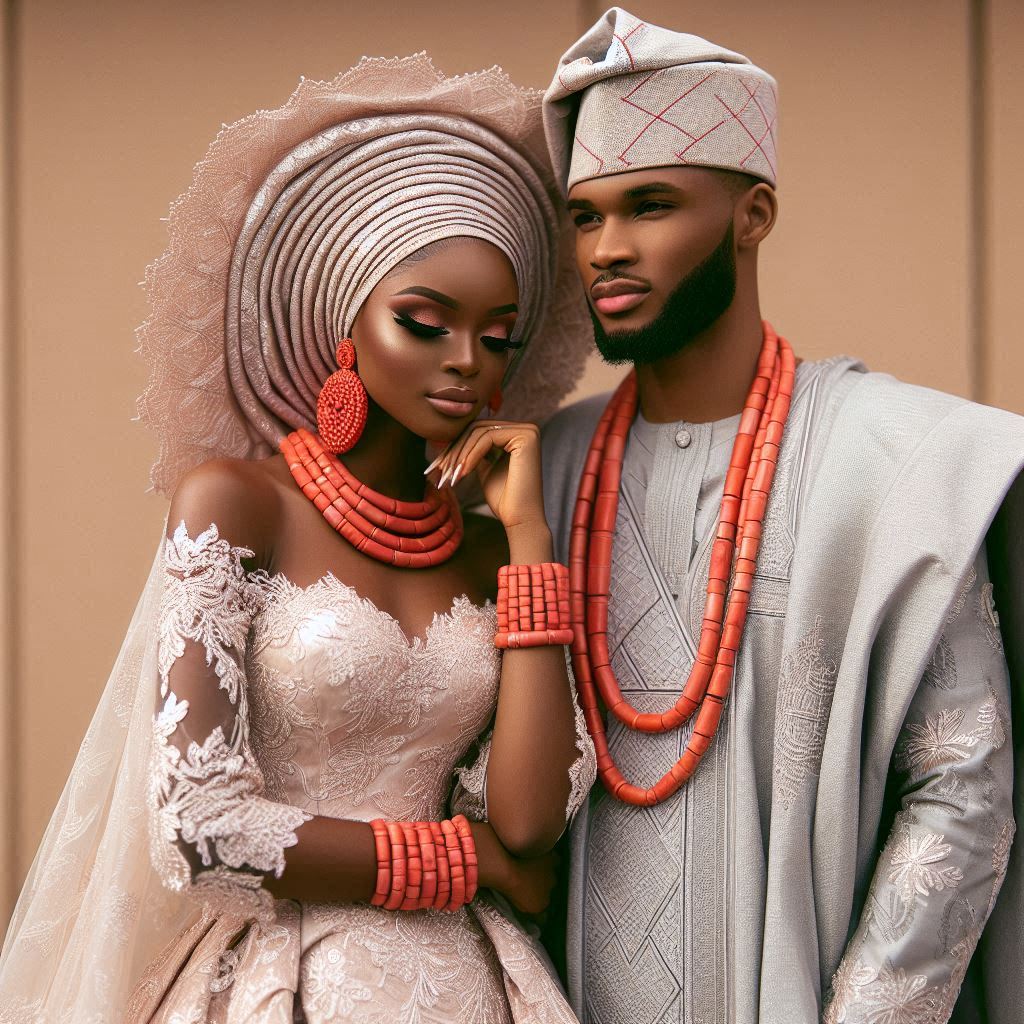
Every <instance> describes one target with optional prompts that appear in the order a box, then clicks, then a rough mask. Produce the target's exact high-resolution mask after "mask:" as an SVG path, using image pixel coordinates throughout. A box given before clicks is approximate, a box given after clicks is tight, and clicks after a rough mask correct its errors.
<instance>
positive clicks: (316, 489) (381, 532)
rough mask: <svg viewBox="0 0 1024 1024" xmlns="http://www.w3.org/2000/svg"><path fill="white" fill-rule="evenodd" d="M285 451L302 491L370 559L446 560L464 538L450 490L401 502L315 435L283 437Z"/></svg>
mask: <svg viewBox="0 0 1024 1024" xmlns="http://www.w3.org/2000/svg"><path fill="white" fill-rule="evenodd" d="M280 448H281V453H282V454H283V455H284V457H285V461H286V462H287V463H288V468H289V470H291V474H292V477H293V478H294V480H295V482H296V483H297V484H298V485H299V487H300V488H301V490H302V493H303V494H305V495H306V497H307V498H309V499H310V501H312V502H313V504H314V505H316V507H317V508H318V509H320V511H321V512H322V513H323V516H324V518H325V519H326V520H327V522H328V523H330V524H331V526H333V527H334V529H335V530H337V531H338V533H340V534H341V535H342V537H344V538H345V539H346V540H347V541H348V542H349V543H350V544H352V545H353V546H354V547H355V548H357V549H358V550H359V551H361V552H362V553H363V554H365V555H369V556H370V557H371V558H376V559H377V560H378V561H379V562H386V563H388V564H389V565H397V566H401V567H402V568H406V569H425V568H429V567H430V566H432V565H440V564H441V563H442V562H444V561H447V560H448V559H449V558H451V556H452V555H453V554H454V553H455V551H456V550H457V549H458V546H459V543H460V542H461V541H462V517H461V515H460V513H459V506H458V503H457V502H456V500H455V497H454V495H453V494H452V493H451V492H450V491H443V492H438V491H436V490H431V493H429V494H428V496H427V498H426V499H425V500H424V501H398V500H397V499H395V498H389V497H388V496H387V495H386V494H380V493H379V492H378V491H374V490H372V489H371V488H369V487H367V486H366V484H363V483H360V482H359V481H358V480H357V479H356V478H355V477H354V476H353V475H352V474H351V473H350V472H349V471H348V469H346V468H345V464H344V463H343V462H341V461H340V460H339V459H338V458H337V457H336V456H335V455H334V454H332V453H331V452H328V451H326V450H325V449H324V447H323V445H322V444H320V442H319V440H318V439H317V437H316V435H315V434H312V433H310V431H308V430H305V429H299V430H296V431H293V432H292V433H290V434H289V435H288V436H287V437H284V438H282V439H281V442H280Z"/></svg>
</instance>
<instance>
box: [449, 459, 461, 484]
mask: <svg viewBox="0 0 1024 1024" xmlns="http://www.w3.org/2000/svg"><path fill="white" fill-rule="evenodd" d="M461 472H462V463H461V462H460V463H459V464H458V465H457V466H456V467H455V472H454V473H452V482H451V483H450V484H449V485H448V486H449V487H454V486H455V481H456V480H458V479H459V474H460V473H461Z"/></svg>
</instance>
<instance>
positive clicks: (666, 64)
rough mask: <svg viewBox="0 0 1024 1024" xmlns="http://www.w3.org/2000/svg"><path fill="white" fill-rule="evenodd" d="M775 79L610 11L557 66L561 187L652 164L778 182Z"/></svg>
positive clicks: (549, 118) (555, 127) (550, 110)
mask: <svg viewBox="0 0 1024 1024" xmlns="http://www.w3.org/2000/svg"><path fill="white" fill-rule="evenodd" d="M777 96H778V93H777V87H776V83H775V79H774V78H772V77H771V75H769V74H768V73H767V72H765V71H762V70H761V69H760V68H759V67H757V66H756V65H754V64H752V63H751V62H750V61H749V60H748V59H747V58H746V57H744V56H743V54H741V53H735V52H733V51H732V50H726V49H725V48H724V47H721V46H718V45H716V44H715V43H710V42H708V41H707V40H706V39H701V38H700V36H693V35H688V34H686V33H684V32H673V31H672V30H670V29H667V28H659V27H658V26H657V25H651V24H648V23H647V22H644V21H641V20H640V19H639V18H637V17H635V16H634V15H632V14H630V13H629V12H628V11H624V10H623V9H622V8H621V7H612V8H610V9H609V10H608V11H607V12H606V13H605V14H604V15H603V16H602V17H601V18H600V20H599V21H598V22H597V23H596V24H595V25H594V26H593V27H592V28H591V29H590V30H589V31H587V32H586V33H585V34H584V35H583V36H582V37H581V38H580V39H579V40H578V41H577V42H575V43H574V44H573V45H572V46H570V47H569V49H568V50H566V52H565V53H564V54H563V55H562V58H561V60H560V61H559V62H558V69H557V71H556V72H555V77H554V80H553V81H552V83H551V85H550V87H549V88H548V91H547V93H546V94H545V96H544V130H545V132H546V134H547V140H548V148H549V150H550V152H551V160H552V163H553V164H554V168H555V175H556V178H557V180H558V182H559V185H560V186H561V187H562V188H563V189H564V190H565V191H566V192H568V191H569V189H571V188H572V186H573V185H575V184H576V182H578V181H584V180H585V179H587V178H596V177H600V176H603V175H606V174H619V173H621V172H623V171H636V170H641V169H643V168H647V167H685V166H692V165H695V166H698V167H719V168H723V169H725V170H730V171H742V172H744V173H746V174H751V175H753V176H754V177H756V178H760V179H761V180H763V181H766V182H768V184H770V185H772V186H774V185H775V181H776V176H775V167H776V152H775V122H776V107H777Z"/></svg>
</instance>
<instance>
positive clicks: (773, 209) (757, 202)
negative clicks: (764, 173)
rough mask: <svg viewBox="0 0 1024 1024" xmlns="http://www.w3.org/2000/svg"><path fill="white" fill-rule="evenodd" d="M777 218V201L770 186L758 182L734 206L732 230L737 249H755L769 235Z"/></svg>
mask: <svg viewBox="0 0 1024 1024" xmlns="http://www.w3.org/2000/svg"><path fill="white" fill-rule="evenodd" d="M778 216H779V200H778V197H777V196H776V194H775V189H773V188H772V187H771V185H768V184H765V182H763V181H759V182H758V183H757V184H756V185H755V186H754V187H753V188H752V189H750V190H749V191H748V192H745V193H744V194H743V195H742V196H741V197H740V199H739V201H738V202H737V204H736V212H735V214H734V218H733V230H734V232H735V235H736V247H737V249H753V248H756V247H757V246H758V245H760V244H761V242H763V241H764V239H765V238H767V237H768V235H769V234H770V233H771V230H772V228H773V227H775V221H776V220H777V219H778Z"/></svg>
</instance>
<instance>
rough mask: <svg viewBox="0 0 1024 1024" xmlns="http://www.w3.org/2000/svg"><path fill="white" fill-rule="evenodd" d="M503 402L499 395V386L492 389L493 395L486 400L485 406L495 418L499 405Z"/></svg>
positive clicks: (502, 397) (500, 394) (501, 396)
mask: <svg viewBox="0 0 1024 1024" xmlns="http://www.w3.org/2000/svg"><path fill="white" fill-rule="evenodd" d="M503 400H504V396H503V395H502V393H501V385H500V384H499V385H498V387H497V388H495V389H494V394H493V395H491V397H490V398H489V399H488V400H487V405H488V407H489V408H490V410H491V415H492V416H497V415H498V412H499V411H500V409H501V403H502V401H503Z"/></svg>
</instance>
